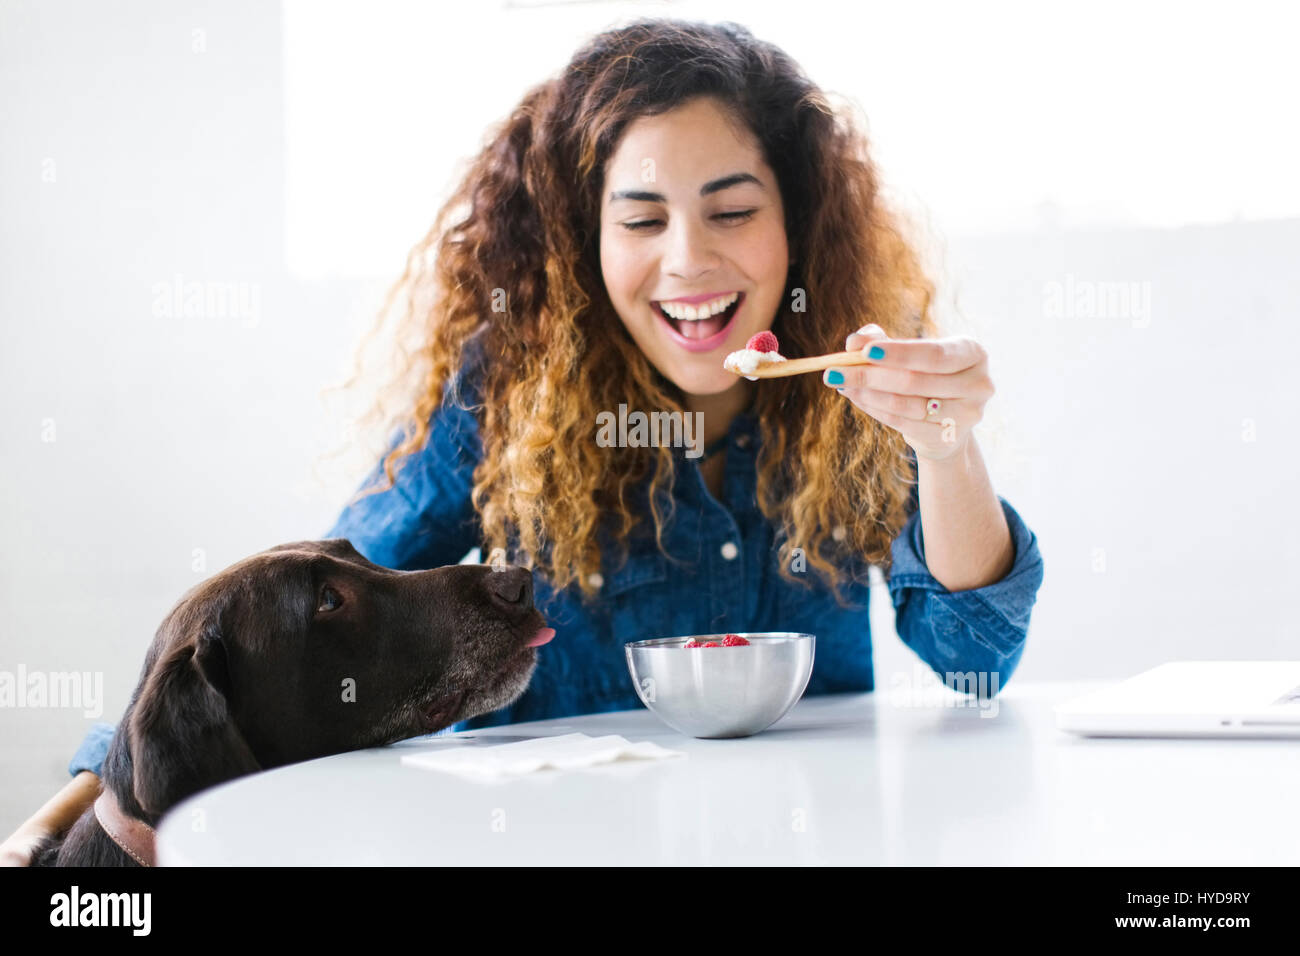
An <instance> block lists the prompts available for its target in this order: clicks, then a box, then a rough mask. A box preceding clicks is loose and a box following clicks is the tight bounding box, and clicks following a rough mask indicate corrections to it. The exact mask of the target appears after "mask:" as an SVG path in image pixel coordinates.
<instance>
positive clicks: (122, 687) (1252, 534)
mask: <svg viewBox="0 0 1300 956" xmlns="http://www.w3.org/2000/svg"><path fill="white" fill-rule="evenodd" d="M849 10H850V7H848V6H846V5H842V4H836V3H822V2H816V3H814V2H803V3H800V4H797V5H794V6H792V5H789V4H766V5H764V4H757V3H743V4H739V3H737V4H718V3H713V4H705V3H674V4H620V3H581V4H578V3H575V4H553V5H524V6H520V5H513V6H506V5H504V4H488V3H484V4H480V5H477V6H469V5H464V4H460V5H429V4H422V3H415V2H402V3H393V2H383V3H365V4H360V3H356V4H352V3H340V2H330V3H306V2H301V0H287V2H286V3H284V4H283V6H282V7H278V6H276V5H274V4H268V3H260V2H234V3H231V2H221V3H218V2H209V3H203V2H195V0H188V2H184V3H171V2H164V0H152V2H145V0H133V2H129V3H122V4H114V5H112V6H107V5H101V4H95V3H93V2H89V0H86V2H49V0H46V2H32V0H26V2H14V0H3V2H0V328H2V329H3V333H2V334H3V339H2V340H0V400H2V402H3V406H2V407H3V412H2V413H0V455H2V456H3V459H2V460H3V468H0V526H2V527H3V535H2V537H0V670H8V671H11V672H12V671H14V670H15V669H16V668H17V667H18V666H19V665H22V666H23V667H25V668H26V669H27V670H28V671H34V670H43V671H47V672H54V671H71V670H76V671H90V672H98V673H102V675H103V680H104V684H103V714H102V716H101V717H100V718H99V719H106V720H111V721H116V720H117V719H118V717H119V716H120V714H121V711H122V709H123V707H124V706H125V704H126V701H127V699H128V697H129V695H130V692H131V690H132V688H133V687H134V685H135V682H136V680H137V678H138V676H139V667H140V663H141V661H142V659H143V654H144V650H145V648H146V647H147V645H148V642H149V641H150V639H151V638H152V636H153V633H154V630H155V629H156V627H157V625H158V623H159V622H160V621H161V619H162V617H163V616H164V614H165V613H166V612H167V610H168V609H169V608H170V607H171V606H172V604H173V603H174V602H175V600H176V598H177V597H178V596H179V595H180V594H181V593H182V592H183V591H184V590H185V589H186V588H188V587H189V586H191V585H192V584H193V583H195V581H196V580H198V579H200V578H201V577H203V576H205V575H206V574H209V573H211V572H214V571H216V570H218V569H219V568H221V567H223V566H224V565H226V564H228V563H230V562H232V561H235V560H237V559H239V558H241V557H243V556H245V555H247V554H249V553H251V552H253V551H256V550H259V549H261V548H264V547H267V546H270V545H272V544H275V543H278V542H281V541H286V540H292V539H296V538H302V537H314V536H318V535H319V534H321V533H322V532H323V531H324V530H325V529H326V528H327V527H328V525H329V523H330V521H331V520H332V518H333V516H334V514H335V513H336V511H337V509H338V507H339V505H340V504H341V502H342V501H343V499H344V498H345V497H346V496H347V494H348V492H349V491H350V490H351V489H352V487H353V483H354V482H355V480H356V478H357V477H358V476H357V475H356V474H354V473H348V472H346V471H340V470H338V469H331V468H328V467H325V466H318V463H317V462H318V457H319V456H320V455H321V454H322V453H323V452H325V451H326V450H328V449H331V448H333V447H335V445H336V444H337V442H338V440H339V437H340V433H339V425H340V423H339V419H338V416H337V411H336V410H334V409H333V408H332V407H331V406H330V405H329V404H327V403H326V402H324V401H322V397H321V390H322V389H324V388H326V387H327V386H329V385H332V384H334V383H337V382H338V381H340V380H341V378H342V377H343V375H344V374H345V373H346V371H347V370H348V368H349V363H350V360H351V354H352V350H353V348H354V346H355V344H356V343H357V341H358V339H359V337H360V335H361V334H362V333H363V331H364V330H365V329H366V328H367V327H368V326H369V321H370V317H371V315H372V313H373V311H374V309H375V308H377V306H378V303H379V297H380V294H381V293H382V291H383V289H384V287H385V286H386V285H387V283H388V282H389V281H391V279H392V278H394V277H395V276H396V275H397V273H398V272H400V269H401V267H402V264H403V261H404V257H405V253H406V251H407V249H408V248H409V247H410V245H411V244H412V243H413V242H414V241H415V240H416V239H417V238H418V237H419V236H420V235H422V234H423V232H424V231H425V230H426V229H427V227H428V224H429V222H430V220H431V218H432V215H433V213H434V211H435V209H436V207H437V205H438V202H439V200H440V198H441V196H442V195H444V194H445V192H446V190H447V189H448V188H449V186H450V184H451V182H452V178H453V176H454V174H455V172H456V171H457V169H458V168H459V165H458V164H459V163H460V162H461V161H462V160H464V159H465V158H466V157H467V156H468V155H470V154H472V153H473V152H474V150H475V149H476V147H477V145H478V144H479V142H480V141H481V138H482V137H483V135H484V134H485V132H486V131H487V128H488V126H489V125H490V124H491V123H492V122H495V121H496V120H498V119H500V118H501V117H502V116H503V115H504V114H505V112H506V111H507V110H508V109H509V107H510V105H511V104H512V103H513V102H514V101H515V100H517V99H518V97H519V96H520V95H521V94H522V93H523V91H524V90H525V89H526V88H528V87H529V86H531V85H533V84H535V83H536V82H539V81H540V80H542V79H543V78H544V77H545V76H546V75H548V74H549V73H550V72H552V71H554V70H557V69H559V68H560V67H561V66H562V65H563V63H564V62H565V61H566V60H567V58H568V56H569V55H570V54H571V53H572V51H573V49H574V48H576V46H577V45H578V43H579V42H581V40H582V39H583V38H585V37H586V36H589V35H590V34H591V33H593V32H595V31H597V30H599V29H600V28H602V27H604V26H606V25H609V24H610V23H612V22H614V21H615V20H621V19H624V18H629V17H632V16H635V15H638V14H640V13H642V12H647V11H648V12H657V13H663V14H672V15H679V16H684V17H688V18H697V19H706V20H716V19H736V20H739V21H740V22H743V23H745V24H747V25H748V26H750V27H751V29H753V30H754V32H755V33H756V34H757V35H759V36H761V37H763V38H766V39H770V40H773V41H774V42H776V43H778V44H780V45H781V46H783V47H784V48H785V49H787V51H788V52H790V53H791V54H792V55H793V56H795V57H796V58H797V59H798V60H799V61H800V62H801V63H803V64H804V66H805V67H806V69H807V70H808V71H809V73H810V74H811V75H812V76H813V78H814V79H815V80H817V81H818V82H819V83H820V84H822V85H823V86H824V87H825V88H827V89H830V90H832V91H835V92H837V93H839V94H841V95H842V96H845V97H847V98H849V99H851V100H852V101H854V102H856V103H857V104H858V106H859V108H860V109H861V110H862V111H863V113H865V115H866V117H867V119H868V121H869V127H870V131H871V135H872V138H873V142H874V146H875V149H876V155H877V158H878V160H879V162H880V164H881V166H882V167H883V169H884V172H885V175H886V177H887V179H888V181H889V184H890V187H891V191H892V194H893V195H894V196H896V197H897V198H898V200H899V201H900V202H904V203H906V204H907V205H908V207H909V208H910V209H912V210H914V211H915V213H916V214H917V215H918V216H919V217H921V219H922V221H923V222H925V223H926V224H927V226H928V235H929V236H930V239H929V242H928V249H929V251H930V254H931V255H932V257H933V261H934V262H935V267H936V270H937V274H938V275H939V276H940V278H941V279H942V281H943V294H944V301H945V315H946V317H947V319H948V321H949V322H950V324H951V325H952V327H953V328H955V329H959V330H963V331H968V332H970V333H972V334H975V335H977V336H978V337H979V338H980V339H981V340H982V341H983V342H985V344H986V345H987V346H988V348H989V350H990V352H991V354H992V357H993V369H994V374H995V379H996V381H997V383H998V385H999V394H998V396H997V397H996V398H995V399H994V402H993V403H992V405H991V406H990V409H989V421H988V427H987V428H985V429H984V431H983V438H982V441H983V445H984V447H985V448H986V450H987V457H988V458H989V460H990V465H991V468H992V470H993V472H994V478H995V481H996V483H997V486H998V488H999V490H1000V491H1001V492H1002V493H1003V494H1004V495H1005V496H1006V497H1007V498H1008V499H1009V500H1011V501H1012V502H1013V503H1014V504H1015V505H1016V506H1017V508H1018V509H1019V510H1020V511H1021V513H1022V515H1024V516H1025V518H1026V519H1027V520H1028V521H1029V522H1030V524H1031V526H1032V527H1033V528H1034V529H1035V531H1036V532H1037V533H1038V535H1039V537H1040V541H1041V544H1042V547H1043V550H1044V552H1045V556H1046V561H1047V579H1046V582H1045V584H1044V586H1043V589H1042V592H1041V594H1040V598H1039V604H1038V607H1037V609H1036V611H1035V617H1034V625H1033V631H1032V634H1031V637H1030V642H1029V646H1028V650H1027V651H1026V654H1025V657H1024V659H1023V663H1022V665H1021V670H1020V672H1019V673H1018V675H1017V678H1016V679H1017V680H1027V679H1050V678H1065V677H1076V676H1077V677H1102V676H1122V675H1127V674H1129V673H1133V672H1136V671H1138V670H1141V669H1144V668H1146V667H1148V666H1151V665H1153V664H1155V663H1158V662H1160V661H1163V660H1166V659H1171V658H1270V657H1290V658H1294V657H1295V656H1296V654H1297V651H1298V650H1300V634H1298V633H1297V627H1296V624H1295V618H1294V616H1293V614H1292V613H1291V607H1290V604H1291V593H1292V590H1293V589H1292V587H1291V586H1290V581H1291V580H1293V579H1294V578H1295V577H1296V576H1297V573H1298V572H1300V544H1297V540H1298V533H1300V505H1298V504H1297V491H1298V490H1300V481H1297V471H1298V470H1300V469H1298V468H1297V454H1296V452H1295V443H1296V440H1297V437H1300V433H1297V430H1296V426H1295V425H1294V422H1293V418H1294V409H1295V403H1296V397H1297V395H1296V392H1297V389H1296V387H1295V384H1294V382H1295V381H1296V376H1295V373H1294V365H1295V359H1294V356H1295V355H1297V354H1298V351H1300V348H1298V347H1300V332H1297V325H1296V316H1297V308H1296V307H1297V303H1300V280H1298V279H1297V275H1296V269H1295V266H1296V259H1297V252H1300V185H1298V180H1297V177H1296V176H1295V174H1294V171H1295V170H1296V169H1297V168H1300V146H1298V137H1297V125H1296V123H1295V121H1294V118H1293V115H1292V114H1293V104H1292V103H1291V102H1290V100H1291V99H1292V97H1293V94H1294V91H1295V90H1296V89H1297V88H1300V71H1298V70H1297V67H1296V66H1295V59H1294V57H1293V56H1292V54H1291V51H1290V50H1289V49H1288V48H1287V45H1288V44H1289V42H1290V39H1289V38H1292V37H1294V36H1295V23H1294V22H1293V20H1291V19H1289V17H1290V14H1289V13H1288V12H1287V10H1286V8H1285V7H1284V6H1282V5H1280V4H1279V5H1267V6H1266V5H1260V4H1234V5H1232V6H1231V7H1229V6H1226V5H1219V6H1216V7H1204V8H1201V7H1194V6H1191V5H1188V4H1177V5H1140V6H1139V7H1137V8H1136V9H1134V8H1132V7H1131V6H1129V5H1118V4H1098V3H1095V2H1090V3H1079V4H1074V5H1068V6H1064V7H1061V6H1054V7H1053V8H1052V10H1050V11H1048V10H1040V9H1039V5H1034V4H992V5H990V4H982V5H979V8H978V9H976V8H972V9H969V10H968V9H966V8H965V7H964V6H963V5H958V4H934V3H922V4H908V5H902V4H883V3H882V4H865V5H861V6H860V7H859V8H858V9H856V10H855V11H854V12H852V13H850V12H848V11H849ZM845 17H849V18H850V19H848V20H845V19H844V18H845ZM178 277H179V278H178ZM195 282H197V283H200V284H201V285H202V286H203V288H204V289H210V290H213V291H216V290H217V289H218V288H221V287H225V286H227V285H228V286H229V287H231V288H232V289H233V290H234V291H235V292H236V293H237V298H236V299H235V301H234V303H233V306H229V307H223V306H222V304H221V303H220V302H217V301H215V300H214V301H213V302H212V303H208V304H205V305H204V307H203V309H202V310H201V313H200V314H199V315H190V316H188V317H187V315H186V313H185V310H184V308H183V307H182V308H181V309H180V310H175V309H173V308H171V306H172V305H173V304H174V303H173V302H172V301H171V300H170V298H169V297H168V295H167V294H166V290H167V289H168V288H170V287H171V286H174V285H176V284H178V283H179V284H180V285H181V286H185V285H186V284H188V283H195ZM1110 283H1122V284H1124V285H1123V288H1126V289H1132V290H1133V291H1134V292H1135V293H1136V294H1137V298H1136V299H1135V300H1134V303H1133V305H1132V307H1131V308H1129V309H1128V310H1127V311H1126V310H1125V309H1124V308H1122V307H1121V304H1120V303H1118V302H1111V303H1107V302H1105V301H1101V302H1095V301H1094V302H1092V303H1091V304H1090V303H1089V301H1088V299H1087V297H1088V296H1089V295H1095V294H1097V293H1099V292H1104V291H1106V289H1107V287H1108V286H1107V285H1104V284H1110ZM1115 288H1120V287H1119V286H1116V287H1115ZM182 306H183V302H182ZM847 331H850V330H846V332H847ZM877 611H878V612H879V613H877V614H876V615H875V617H876V618H878V619H879V622H880V623H879V627H880V628H881V632H880V636H878V648H877V652H876V655H877V656H876V666H877V680H878V682H882V683H883V682H884V681H886V680H888V677H889V674H890V673H892V672H894V671H897V670H907V671H910V670H911V669H912V666H913V661H914V658H912V657H911V656H910V652H908V651H907V650H906V649H905V648H903V647H902V646H901V645H900V644H899V642H898V641H896V640H895V639H893V638H892V637H891V636H887V628H888V627H889V614H888V609H887V608H885V607H883V606H882V607H878V608H877ZM89 723H90V719H88V718H86V717H85V716H83V714H82V713H81V712H79V711H71V710H59V709H21V708H8V709H0V740H2V741H3V743H2V744H0V768H2V769H0V773H2V774H3V776H4V779H5V780H6V782H7V786H6V788H5V792H4V794H3V797H0V831H4V832H5V833H7V832H8V831H9V830H10V829H12V827H13V826H14V825H16V824H17V823H18V822H19V821H20V820H21V819H22V817H23V816H25V815H26V814H27V813H29V812H30V811H31V810H32V809H34V808H35V806H37V805H38V804H39V803H40V802H41V800H43V799H44V798H45V797H46V796H48V794H49V792H50V791H52V790H53V789H54V788H55V787H57V786H58V785H60V784H61V783H62V782H63V781H64V780H65V779H66V773H65V771H64V767H65V766H66V764H67V761H68V759H69V758H70V756H71V754H72V752H73V750H74V749H75V747H76V745H77V743H78V742H79V740H80V739H81V735H82V733H83V732H84V729H85V727H86V726H87V725H88V724H89Z"/></svg>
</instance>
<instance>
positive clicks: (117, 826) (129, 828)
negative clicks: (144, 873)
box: [95, 787, 156, 866]
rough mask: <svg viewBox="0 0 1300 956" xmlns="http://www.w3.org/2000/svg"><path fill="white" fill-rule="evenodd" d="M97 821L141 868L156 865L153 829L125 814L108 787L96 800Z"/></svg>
mask: <svg viewBox="0 0 1300 956" xmlns="http://www.w3.org/2000/svg"><path fill="white" fill-rule="evenodd" d="M95 819H96V820H98V821H99V825H100V826H101V827H103V828H104V832H105V833H107V834H108V835H109V836H110V837H111V838H112V840H113V842H114V843H116V844H117V845H118V846H120V847H121V848H122V850H123V851H124V852H125V853H126V855H127V856H129V857H130V858H131V859H133V860H135V862H137V863H139V864H140V865H141V866H153V865H154V837H155V836H156V834H155V833H154V830H153V827H151V826H149V824H147V823H145V822H144V821H143V820H137V819H135V818H134V817H128V816H127V815H126V814H125V813H123V812H122V807H121V805H119V804H118V802H117V797H115V796H113V791H112V790H110V789H108V788H107V787H105V788H104V790H103V792H101V793H100V795H99V796H98V797H97V798H96V799H95Z"/></svg>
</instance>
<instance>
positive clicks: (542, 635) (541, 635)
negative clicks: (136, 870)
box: [528, 627, 555, 647]
mask: <svg viewBox="0 0 1300 956" xmlns="http://www.w3.org/2000/svg"><path fill="white" fill-rule="evenodd" d="M554 636H555V628H553V627H544V628H542V629H541V630H540V631H538V632H537V633H536V634H535V635H533V639H532V640H531V641H529V642H528V646H529V647H541V646H542V645H543V644H546V643H549V642H550V640H551V638H553V637H554Z"/></svg>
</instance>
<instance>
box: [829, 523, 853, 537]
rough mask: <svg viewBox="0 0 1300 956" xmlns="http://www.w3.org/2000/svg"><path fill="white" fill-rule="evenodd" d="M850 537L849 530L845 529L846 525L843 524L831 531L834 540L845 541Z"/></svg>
mask: <svg viewBox="0 0 1300 956" xmlns="http://www.w3.org/2000/svg"><path fill="white" fill-rule="evenodd" d="M848 536H849V532H848V529H847V528H845V527H844V525H842V524H837V525H836V526H835V529H834V530H833V531H831V537H832V538H834V539H835V540H836V541H843V540H844V539H845V538H847V537H848Z"/></svg>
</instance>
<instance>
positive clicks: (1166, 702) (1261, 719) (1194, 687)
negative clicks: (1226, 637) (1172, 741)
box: [1056, 661, 1300, 737]
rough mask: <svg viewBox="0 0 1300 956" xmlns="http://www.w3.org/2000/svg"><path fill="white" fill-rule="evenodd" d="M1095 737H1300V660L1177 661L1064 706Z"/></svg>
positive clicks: (1072, 724)
mask: <svg viewBox="0 0 1300 956" xmlns="http://www.w3.org/2000/svg"><path fill="white" fill-rule="evenodd" d="M1056 725H1057V726H1058V727H1060V728H1061V729H1062V730H1065V731H1069V732H1070V733H1075V734H1084V735H1087V736H1089V737H1300V661H1177V662H1174V663H1170V664H1161V665H1160V666H1159V667H1155V668H1152V669H1151V670H1149V671H1147V672H1145V673H1143V674H1139V675H1138V676H1137V677H1133V678H1130V679H1129V680H1126V681H1121V682H1120V683H1117V684H1113V685H1111V686H1109V687H1106V688H1105V689H1103V690H1099V691H1095V692H1093V693H1090V694H1087V695H1085V696H1083V697H1079V698H1076V699H1074V700H1071V701H1069V702H1067V703H1064V704H1060V705H1058V706H1057V707H1056Z"/></svg>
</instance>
